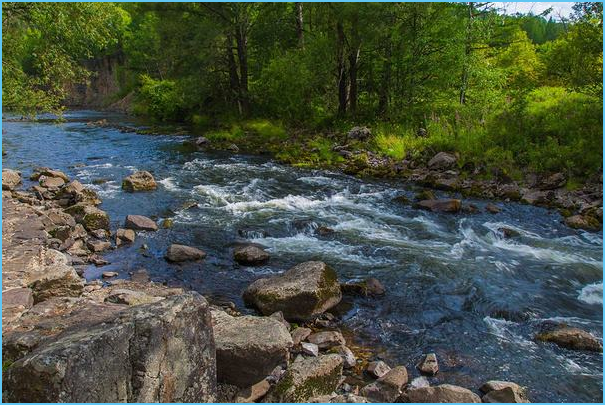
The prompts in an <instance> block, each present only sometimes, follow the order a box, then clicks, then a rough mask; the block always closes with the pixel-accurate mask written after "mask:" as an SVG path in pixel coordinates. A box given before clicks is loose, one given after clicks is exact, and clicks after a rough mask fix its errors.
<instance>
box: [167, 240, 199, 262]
mask: <svg viewBox="0 0 605 405" xmlns="http://www.w3.org/2000/svg"><path fill="white" fill-rule="evenodd" d="M205 257H206V252H204V251H203V250H200V249H197V248H194V247H192V246H185V245H179V244H176V243H173V244H172V245H170V246H169V247H168V250H167V251H166V260H168V261H169V262H173V263H181V262H193V261H197V260H202V259H203V258H205Z"/></svg>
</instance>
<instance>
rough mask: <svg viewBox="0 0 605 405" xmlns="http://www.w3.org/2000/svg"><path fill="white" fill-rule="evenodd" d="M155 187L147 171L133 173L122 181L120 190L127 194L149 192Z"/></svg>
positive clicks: (153, 180)
mask: <svg viewBox="0 0 605 405" xmlns="http://www.w3.org/2000/svg"><path fill="white" fill-rule="evenodd" d="M157 187H158V186H157V184H156V182H155V179H154V178H153V176H152V175H151V173H149V172H147V171H139V172H135V173H133V174H131V175H130V176H127V177H125V178H124V180H122V189H123V190H126V191H129V192H135V191H151V190H155V189H156V188H157Z"/></svg>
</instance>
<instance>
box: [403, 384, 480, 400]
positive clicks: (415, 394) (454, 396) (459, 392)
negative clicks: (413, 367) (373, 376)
mask: <svg viewBox="0 0 605 405" xmlns="http://www.w3.org/2000/svg"><path fill="white" fill-rule="evenodd" d="M405 399H406V400H407V401H406V402H419V403H430V402H433V403H434V402H442V403H443V402H459V403H460V402H462V403H481V398H479V396H478V395H477V394H475V393H474V392H472V391H470V390H467V389H466V388H462V387H458V386H456V385H450V384H441V385H437V386H435V387H421V388H414V389H408V390H407V392H406V394H405Z"/></svg>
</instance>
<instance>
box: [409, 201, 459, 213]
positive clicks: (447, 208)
mask: <svg viewBox="0 0 605 405" xmlns="http://www.w3.org/2000/svg"><path fill="white" fill-rule="evenodd" d="M416 207H417V208H421V209H425V210H429V211H433V212H450V213H456V212H460V209H461V208H462V201H460V200H457V199H455V198H449V199H443V200H422V201H419V202H418V203H416Z"/></svg>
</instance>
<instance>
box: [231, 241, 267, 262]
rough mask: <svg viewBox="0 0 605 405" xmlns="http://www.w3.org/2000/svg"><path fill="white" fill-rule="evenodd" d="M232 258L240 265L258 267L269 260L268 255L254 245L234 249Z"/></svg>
mask: <svg viewBox="0 0 605 405" xmlns="http://www.w3.org/2000/svg"><path fill="white" fill-rule="evenodd" d="M233 257H234V258H235V261H236V262H238V263H239V264H241V265H244V266H259V265H261V264H264V263H266V262H267V261H268V260H269V253H267V252H265V251H264V250H263V249H261V248H260V247H258V246H255V245H244V246H238V247H236V248H235V250H234V251H233Z"/></svg>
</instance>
